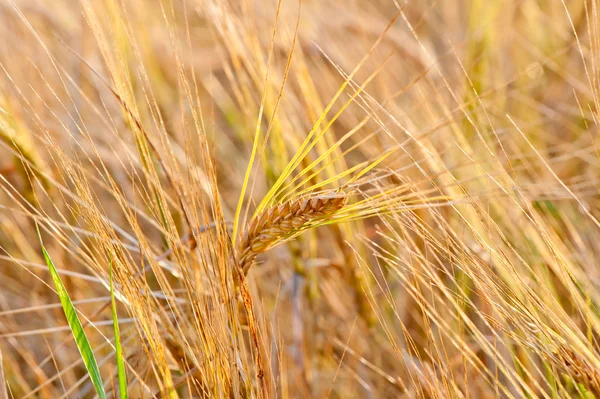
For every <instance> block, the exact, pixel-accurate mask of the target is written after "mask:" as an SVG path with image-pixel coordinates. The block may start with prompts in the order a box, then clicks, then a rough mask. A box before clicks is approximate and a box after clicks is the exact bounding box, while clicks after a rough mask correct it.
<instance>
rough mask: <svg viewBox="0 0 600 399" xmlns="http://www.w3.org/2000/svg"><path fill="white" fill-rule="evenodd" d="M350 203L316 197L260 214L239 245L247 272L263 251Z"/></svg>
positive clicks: (242, 263) (287, 203) (241, 261)
mask: <svg viewBox="0 0 600 399" xmlns="http://www.w3.org/2000/svg"><path fill="white" fill-rule="evenodd" d="M345 203H346V197H344V196H335V197H313V198H310V199H303V200H295V201H288V202H284V203H283V204H279V205H275V206H273V207H271V208H269V209H267V210H265V211H264V212H261V213H260V214H258V215H256V216H255V217H254V218H253V219H252V220H251V221H250V223H248V227H247V229H246V231H245V233H244V235H243V237H242V240H241V241H240V245H239V247H238V252H237V253H238V261H239V262H240V265H241V266H242V268H243V269H244V271H245V272H247V270H248V269H249V268H250V266H252V263H254V259H256V256H257V255H258V254H259V253H262V252H265V251H266V250H267V249H269V248H271V247H272V246H274V245H276V244H278V243H279V242H281V239H283V238H285V237H287V236H289V235H290V234H292V233H295V232H298V231H300V230H302V229H303V228H305V227H309V224H310V222H313V221H315V220H318V219H326V218H329V217H332V216H333V215H334V214H335V213H336V212H337V211H339V210H340V209H341V208H342V207H343V206H344V205H345Z"/></svg>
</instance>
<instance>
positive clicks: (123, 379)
mask: <svg viewBox="0 0 600 399" xmlns="http://www.w3.org/2000/svg"><path fill="white" fill-rule="evenodd" d="M110 303H111V305H112V318H113V326H114V329H115V349H116V351H117V375H118V376H119V396H120V398H121V399H127V375H126V374H125V362H124V361H123V347H122V346H121V337H120V335H119V317H118V316H117V305H116V302H115V290H114V288H113V268H112V262H111V264H110Z"/></svg>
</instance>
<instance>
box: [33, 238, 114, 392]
mask: <svg viewBox="0 0 600 399" xmlns="http://www.w3.org/2000/svg"><path fill="white" fill-rule="evenodd" d="M38 236H39V237H40V244H41V245H42V252H43V254H44V259H45V260H46V264H47V265H48V269H49V270H50V275H51V276H52V281H53V282H54V286H55V287H56V291H57V293H58V297H59V298H60V303H61V305H62V308H63V311H64V312H65V316H66V318H67V322H68V323H69V327H71V333H72V334H73V337H74V338H75V343H76V344H77V348H78V349H79V353H81V358H82V359H83V363H84V364H85V368H86V369H87V371H88V374H89V376H90V378H91V380H92V383H93V384H94V388H95V389H96V393H97V394H98V396H99V397H100V399H106V393H105V392H104V386H103V385H102V378H101V376H100V371H99V370H98V364H97V363H96V359H95V358H94V352H93V351H92V347H91V346H90V342H89V341H88V339H87V337H86V335H85V331H83V326H82V325H81V322H80V321H79V318H78V317H77V311H76V310H75V307H74V306H73V303H72V302H71V299H70V298H69V295H68V294H67V290H66V289H65V286H64V284H63V282H62V280H61V279H60V276H59V275H58V271H57V270H56V267H54V263H53V262H52V259H50V255H48V252H47V251H46V248H45V247H44V243H43V242H42V236H41V235H40V231H39V229H38Z"/></svg>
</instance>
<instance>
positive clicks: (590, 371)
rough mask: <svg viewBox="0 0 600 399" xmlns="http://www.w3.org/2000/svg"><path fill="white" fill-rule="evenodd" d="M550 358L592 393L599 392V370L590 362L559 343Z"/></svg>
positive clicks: (596, 393)
mask: <svg viewBox="0 0 600 399" xmlns="http://www.w3.org/2000/svg"><path fill="white" fill-rule="evenodd" d="M553 355H554V356H553V357H552V360H554V362H555V363H556V364H557V365H558V367H559V368H560V369H561V370H562V371H563V372H564V373H565V374H567V375H568V376H570V377H571V378H573V379H574V380H575V381H576V382H578V383H581V384H583V385H584V386H585V387H586V388H587V389H588V390H590V391H592V392H593V393H594V395H598V394H600V371H599V370H598V369H597V367H595V366H594V365H593V364H592V363H591V362H589V361H588V360H587V359H585V358H584V357H583V356H581V355H580V354H579V353H577V352H575V351H574V350H572V349H571V348H569V347H567V346H564V345H561V346H559V348H558V349H557V350H556V351H555V352H554V354H553Z"/></svg>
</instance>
